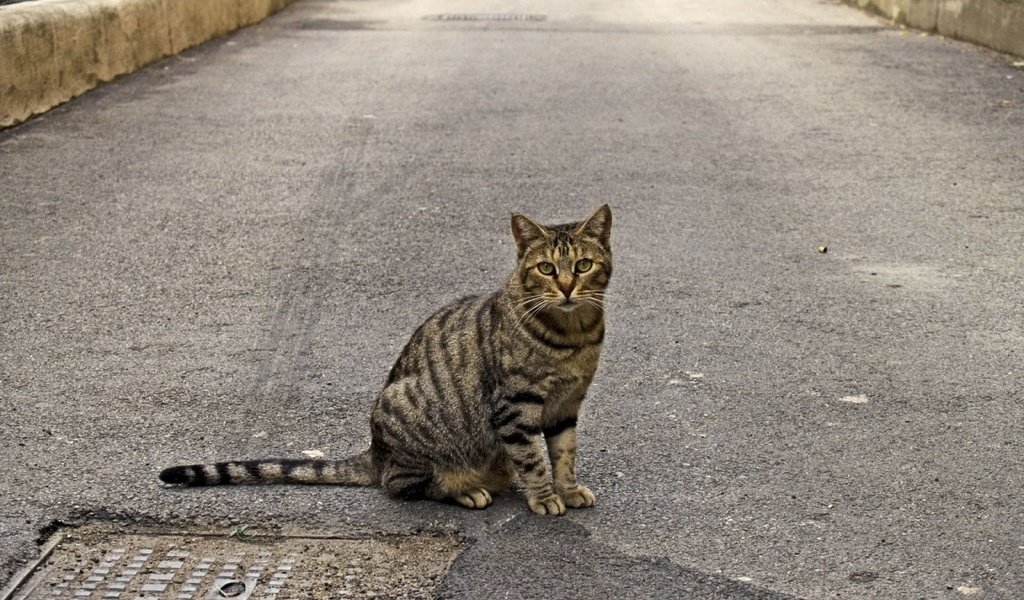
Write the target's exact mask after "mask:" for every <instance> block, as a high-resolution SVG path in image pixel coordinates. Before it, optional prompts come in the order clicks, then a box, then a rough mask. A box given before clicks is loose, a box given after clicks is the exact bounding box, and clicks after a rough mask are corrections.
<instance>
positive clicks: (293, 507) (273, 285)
mask: <svg viewBox="0 0 1024 600" xmlns="http://www.w3.org/2000/svg"><path fill="white" fill-rule="evenodd" d="M442 15H448V16H449V18H438V17H439V16H442ZM452 15H456V16H458V15H462V16H465V15H471V16H472V15H475V17H474V18H461V19H453V18H450V17H451V16H452ZM481 15H483V16H484V17H487V18H480V16H481ZM488 15H489V16H488ZM495 15H505V17H503V18H501V19H498V18H495ZM508 15H515V16H516V18H514V19H512V18H509V17H508ZM1022 88H1024V70H1021V69H1019V68H1014V67H1013V66H1012V59H1010V58H1009V57H1006V56H1002V55H998V54H994V53H992V52H989V51H985V50H981V49H978V48H975V47H972V46H969V45H967V44H962V43H957V42H952V41H949V40H945V39H941V38H937V37H930V36H922V35H919V34H918V33H916V32H911V31H901V30H899V29H898V28H893V27H890V26H889V25H888V24H887V23H885V22H882V21H879V20H877V19H875V18H873V17H871V16H867V15H865V14H863V13H861V12H858V11H856V10H853V9H851V8H848V7H845V6H841V5H838V4H835V3H832V2H819V1H817V0H778V1H768V0H759V1H745V2H740V1H738V0H723V1H721V2H710V1H708V2H698V1H696V0H689V1H684V0H676V1H669V0H655V1H650V2H628V3H623V2H613V1H611V0H565V1H562V2H557V3H556V2H547V3H545V2H527V1H525V0H511V1H509V2H493V1H491V0H482V1H474V2H466V1H465V0H463V1H462V2H459V1H457V0H409V1H403V0H370V1H360V0H337V1H329V0H302V1H300V2H298V3H297V4H295V5H293V6H292V7H290V8H288V9H286V10H285V11H283V12H282V13H280V14H278V15H277V16H275V17H273V18H271V19H269V20H268V21H266V22H265V23H263V24H261V25H259V26H256V27H253V28H251V29H248V30H245V31H242V32H239V33H237V34H236V35H233V36H230V37H227V38H224V39H221V40H217V41H214V42H212V43H209V44H206V45H204V46H202V47H200V48H198V49H194V50H190V51H187V52H185V53H184V54H182V55H180V56H177V57H173V58H170V59H167V60H164V61H162V62H159V63H156V64H154V65H152V66H150V67H149V68H147V69H145V70H144V71H142V72H139V73H137V74H135V75H132V76H129V77H125V78H122V79H120V80H118V81H117V82H114V83H112V84H109V85H106V86H103V87H102V88H100V89H98V90H96V91H94V92H91V93H89V94H87V95H86V96H84V97H82V98H80V99H78V100H75V101H73V102H71V103H69V104H67V105H65V106H63V107H60V108H58V109H56V110H54V111H52V112H50V113H48V114H46V115H45V116H42V117H40V118H37V119H35V120H33V121H31V122H29V123H26V124H24V125H22V126H19V127H16V128H14V129H11V130H8V131H6V132H3V133H0V166H2V168H0V415H2V418H0V436H2V437H3V439H4V440H5V442H4V448H5V450H4V452H3V453H2V454H0V489H2V490H3V493H2V497H3V500H2V503H0V539H2V540H3V541H2V543H0V565H2V568H0V581H2V580H5V579H7V578H9V577H10V576H11V574H12V573H13V572H14V570H16V569H17V568H19V567H20V566H21V565H22V564H23V561H25V560H28V559H30V558H32V557H34V556H35V555H36V553H37V545H36V540H37V538H39V537H40V535H41V533H42V534H47V533H49V532H51V531H52V530H53V529H54V527H58V528H59V526H60V525H61V524H62V523H81V522H98V523H105V522H116V523H120V524H122V525H123V526H125V527H127V528H128V529H131V528H132V527H136V526H137V527H138V528H147V527H148V528H153V527H156V528H159V527H175V528H178V529H182V528H185V529H187V528H192V529H204V528H205V529H206V530H210V531H222V532H223V531H230V530H231V528H232V527H233V526H235V525H239V524H249V525H251V526H252V527H253V530H254V531H258V530H259V529H260V528H264V529H268V530H290V529H296V530H302V531H305V532H316V533H327V534H332V535H338V536H346V535H357V534H358V535H366V534H370V535H378V534H403V533H410V532H415V531H428V532H431V531H445V532H454V533H456V534H458V535H460V536H464V537H465V538H466V539H467V543H468V549H467V550H466V551H465V552H464V553H463V555H462V557H461V558H460V559H458V560H457V561H456V562H455V563H454V565H453V566H452V568H451V569H450V570H449V572H448V573H447V575H446V576H445V578H444V580H443V581H441V582H440V583H439V586H440V588H439V589H441V593H442V594H444V595H446V596H445V597H464V598H481V597H491V596H493V595H494V594H497V593H500V594H503V595H505V597H510V598H515V597H522V598H530V597H537V595H538V594H540V593H541V591H542V590H551V591H552V594H553V596H552V597H558V596H564V597H570V596H572V595H576V597H585V598H618V597H627V593H632V594H634V595H635V596H636V597H686V596H690V597H694V598H700V597H723V598H725V597H728V598H783V597H788V596H789V595H792V596H796V597H802V598H813V599H817V598H886V599H890V598H959V597H968V596H974V597H982V598H1019V597H1020V594H1021V590H1022V589H1024V567H1022V565H1024V508H1022V502H1021V490H1022V489H1024V433H1022V427H1024V402H1022V400H1024V398H1022V386H1021V382H1022V376H1024V367H1022V359H1024V304H1022V300H1021V291H1020V290H1021V281H1022V279H1024V261H1022V250H1021V248H1022V247H1024V196H1022V193H1021V190H1024V168H1022V166H1024V163H1022V156H1024V91H1022ZM604 202H608V203H609V204H610V205H611V207H612V210H613V212H614V215H615V225H614V230H613V245H614V250H615V257H616V269H615V276H614V279H613V281H612V287H611V291H610V295H609V330H608V335H607V339H606V349H605V353H604V356H603V358H602V365H601V368H600V369H599V372H598V376H597V379H596V380H595V382H594V384H593V386H592V388H591V393H590V395H589V399H588V402H587V405H586V407H585V409H584V413H583V415H582V417H581V419H580V429H579V431H580V440H581V441H580V456H579V469H578V470H579V474H580V478H581V480H582V481H583V482H585V483H586V484H587V485H589V486H590V487H591V488H592V489H593V490H594V491H595V493H596V494H597V496H598V506H597V507H596V508H594V509H592V510H587V511H572V512H571V513H570V515H569V516H567V517H565V518H563V519H561V520H558V519H544V518H540V517H534V516H532V515H528V514H527V512H528V511H527V507H526V504H525V501H524V500H523V499H522V498H521V497H509V498H503V499H499V501H498V502H497V503H496V505H495V506H493V507H492V508H490V509H489V510H487V511H481V512H471V511H467V510H465V509H461V508H457V507H453V506H442V505H438V504H434V503H414V504H408V503H397V502H394V501H391V500H389V499H387V498H385V497H384V496H383V495H382V494H381V493H380V492H379V491H376V490H366V489H336V488H294V487H291V488H290V487H278V488H236V489H211V490H179V489H168V488H164V487H162V486H161V485H160V484H159V482H158V481H157V479H156V473H157V472H158V471H159V469H160V468H162V467H164V466H168V465H170V464H175V463H179V462H181V461H190V462H191V461H199V460H212V459H219V458H220V459H223V458H255V457H264V456H290V457H300V456H302V454H301V453H302V452H303V451H320V452H323V453H324V454H325V455H326V456H327V457H341V456H345V455H348V454H350V453H354V452H356V451H359V450H361V449H362V448H364V447H365V446H366V444H367V443H368V431H367V415H368V411H369V407H370V405H371V402H372V401H373V397H374V394H375V393H376V391H377V390H378V389H379V387H380V386H381V384H382V382H383V380H384V378H385V376H386V373H387V370H388V368H389V366H390V364H391V362H392V361H393V359H394V358H395V356H396V355H397V353H398V351H399V350H400V348H401V347H402V345H403V344H404V342H405V340H406V338H407V336H408V335H409V334H410V333H411V332H412V330H413V329H414V328H415V327H416V326H417V325H418V323H419V322H420V321H421V320H422V319H423V318H425V317H426V316H427V315H429V314H430V313H431V312H432V311H433V310H434V309H435V308H437V307H439V306H440V305H441V304H442V303H444V302H446V301H448V300H450V299H453V298H456V297H459V296H462V295H465V294H471V293H478V292H485V291H490V290H492V289H495V288H496V287H497V286H498V285H500V284H501V282H502V281H503V280H504V278H505V277H506V275H507V273H508V272H509V271H510V269H511V267H512V264H513V261H514V250H513V248H514V246H513V242H512V238H511V235H510V233H509V227H508V217H509V214H510V213H511V212H512V211H522V212H525V213H527V214H529V215H531V216H534V217H535V218H536V219H538V220H540V221H550V222H562V221H564V220H568V219H576V218H580V217H582V216H585V215H588V214H590V212H591V211H592V210H593V209H594V208H596V207H597V206H599V205H600V204H602V203H604ZM819 247H820V248H819ZM822 250H827V251H822ZM275 528H276V529H275ZM686 590H690V591H689V592H687V591H686Z"/></svg>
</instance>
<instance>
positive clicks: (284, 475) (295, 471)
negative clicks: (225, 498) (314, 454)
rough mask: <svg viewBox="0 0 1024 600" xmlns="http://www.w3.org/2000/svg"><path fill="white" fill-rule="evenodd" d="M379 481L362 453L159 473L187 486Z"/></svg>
mask: <svg viewBox="0 0 1024 600" xmlns="http://www.w3.org/2000/svg"><path fill="white" fill-rule="evenodd" d="M379 480H380V478H379V476H378V475H377V470H376V468H375V467H374V465H373V460H372V459H371V458H370V451H369V450H366V451H364V452H362V453H360V454H357V455H355V456H351V457H349V458H345V459H342V460H318V459H297V460H296V459H281V460H276V459H269V460H246V461H237V462H220V463H214V464H207V465H180V466H177V467H169V468H167V469H164V470H163V471H161V472H160V481H163V482H164V483H180V484H185V485H190V486H200V485H239V484H247V483H307V484H321V485H356V486H369V485H377V484H378V482H379Z"/></svg>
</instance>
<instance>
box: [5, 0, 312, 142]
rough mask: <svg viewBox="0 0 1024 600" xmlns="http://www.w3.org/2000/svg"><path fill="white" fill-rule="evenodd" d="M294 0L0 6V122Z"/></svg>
mask: <svg viewBox="0 0 1024 600" xmlns="http://www.w3.org/2000/svg"><path fill="white" fill-rule="evenodd" d="M294 1H295V0H38V1H36V2H30V3H26V4H14V5H9V6H3V7H0V128H3V127H9V126H11V125H15V124H17V123H20V122H22V121H24V120H25V119H28V118H29V117H31V116H32V115H37V114H39V113H43V112H46V111H47V110H49V109H51V108H53V107H54V106H57V105H58V104H61V103H63V102H67V101H68V100H70V99H72V98H74V97H75V96H78V95H80V94H82V93H84V92H87V91H89V90H91V89H92V88H94V87H96V86H97V85H99V84H100V83H103V82H106V81H110V80H112V79H114V78H115V77H117V76H118V75H124V74H126V73H131V72H133V71H136V70H138V69H140V68H142V67H143V66H145V65H147V64H149V63H151V62H153V61H156V60H159V59H161V58H163V57H165V56H170V55H172V54H176V53H178V52H181V51H182V50H184V49H186V48H189V47H191V46H195V45H197V44H201V43H203V42H205V41H207V40H210V39H213V38H215V37H218V36H221V35H224V34H226V33H229V32H231V31H234V30H236V29H238V28H240V27H245V26H247V25H252V24H254V23H258V22H259V21H261V20H263V19H264V18H266V17H267V16H268V15H270V14H272V13H274V12H276V11H277V10H280V9H281V8H283V7H285V6H287V5H288V4H291V3H292V2H294Z"/></svg>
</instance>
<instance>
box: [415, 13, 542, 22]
mask: <svg viewBox="0 0 1024 600" xmlns="http://www.w3.org/2000/svg"><path fill="white" fill-rule="evenodd" d="M425 18H426V19H429V20H431V21H543V20H544V19H547V15H531V14H522V13H445V14H440V15H431V16H429V17H425Z"/></svg>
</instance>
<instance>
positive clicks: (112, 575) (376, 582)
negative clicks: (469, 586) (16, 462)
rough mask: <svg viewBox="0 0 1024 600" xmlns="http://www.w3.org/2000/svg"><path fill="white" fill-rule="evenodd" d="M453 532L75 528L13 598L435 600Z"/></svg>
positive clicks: (452, 552)
mask: <svg viewBox="0 0 1024 600" xmlns="http://www.w3.org/2000/svg"><path fill="white" fill-rule="evenodd" d="M461 549H462V545H461V542H460V541H459V540H458V539H457V538H454V537H449V536H433V535H415V536H400V537H381V538H370V539H335V538H316V537H284V538H261V537H260V538H251V539H250V540H249V541H242V540H238V539H234V538H227V537H209V536H201V535H122V534H108V533H100V532H84V533H79V532H74V533H71V534H68V535H67V536H65V537H64V538H63V539H61V541H60V542H59V543H57V544H56V546H55V547H54V548H53V551H52V552H51V553H50V554H49V555H48V556H47V557H46V558H45V559H44V560H43V562H42V563H40V564H39V566H38V567H37V568H36V569H35V570H34V571H33V572H32V573H31V574H30V576H29V577H27V578H26V579H25V580H24V581H23V582H22V583H21V584H20V585H19V586H18V587H16V588H15V589H14V593H13V595H12V596H11V599H12V600H56V599H59V598H66V599H72V600H86V599H96V600H220V599H223V598H234V599H236V600H247V599H252V600H288V599H292V598H365V597H373V596H379V597H388V598H432V597H434V595H435V593H436V585H437V582H438V581H439V580H440V578H441V576H442V575H443V574H444V573H445V572H446V571H447V570H448V567H449V566H450V565H451V563H452V561H453V560H455V557H456V556H457V555H458V553H459V552H460V551H461Z"/></svg>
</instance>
